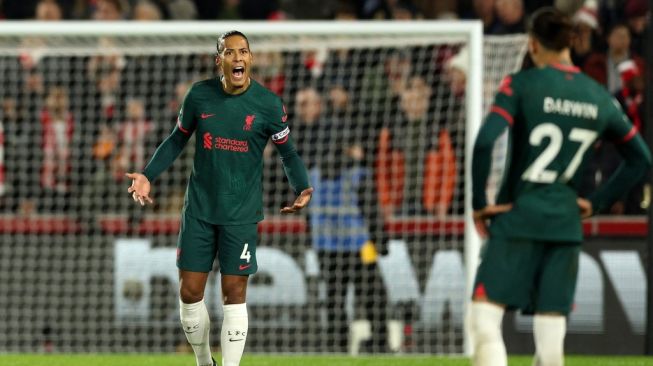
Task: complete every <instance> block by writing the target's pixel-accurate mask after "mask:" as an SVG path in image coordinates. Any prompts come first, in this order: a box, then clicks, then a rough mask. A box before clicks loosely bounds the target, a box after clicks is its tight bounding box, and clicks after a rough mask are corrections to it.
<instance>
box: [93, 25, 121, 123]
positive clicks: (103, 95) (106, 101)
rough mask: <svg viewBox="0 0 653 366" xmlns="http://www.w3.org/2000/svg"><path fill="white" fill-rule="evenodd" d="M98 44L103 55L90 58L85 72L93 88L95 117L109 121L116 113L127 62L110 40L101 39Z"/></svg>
mask: <svg viewBox="0 0 653 366" xmlns="http://www.w3.org/2000/svg"><path fill="white" fill-rule="evenodd" d="M98 43H99V47H100V48H101V49H103V50H104V51H105V53H104V54H101V55H95V56H92V57H91V58H90V59H89V61H88V64H87V66H86V72H87V75H88V79H89V80H90V81H91V82H92V83H93V84H94V86H95V94H96V95H95V98H96V99H97V109H98V110H97V111H96V113H95V115H96V116H98V117H100V118H101V119H103V120H106V121H111V120H113V118H114V115H115V112H116V103H117V99H118V91H119V88H120V81H121V77H122V71H123V69H124V68H125V66H126V64H127V61H126V59H125V57H123V56H122V55H121V54H120V53H119V51H118V50H117V49H116V48H115V47H114V45H113V41H112V40H111V39H109V38H101V39H100V40H99V42H98Z"/></svg>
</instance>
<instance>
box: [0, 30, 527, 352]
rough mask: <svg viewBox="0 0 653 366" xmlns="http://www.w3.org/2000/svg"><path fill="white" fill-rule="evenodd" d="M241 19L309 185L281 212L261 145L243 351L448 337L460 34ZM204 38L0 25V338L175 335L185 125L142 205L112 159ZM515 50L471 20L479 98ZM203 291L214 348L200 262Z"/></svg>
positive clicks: (151, 342)
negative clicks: (255, 26) (481, 43)
mask: <svg viewBox="0 0 653 366" xmlns="http://www.w3.org/2000/svg"><path fill="white" fill-rule="evenodd" d="M250 37H251V38H250V43H251V46H252V51H253V53H254V57H255V59H254V69H253V75H254V77H255V78H256V79H257V80H259V81H260V82H261V83H263V84H264V85H266V86H267V87H268V88H270V89H271V90H272V91H274V92H275V93H277V94H279V95H280V96H282V97H283V99H284V101H285V103H286V107H287V110H288V113H289V115H290V118H289V121H290V123H291V131H292V134H293V135H294V138H295V140H296V142H297V145H298V149H299V151H300V154H301V156H302V158H303V159H304V161H305V163H306V164H307V166H308V168H309V169H310V179H311V183H312V185H313V186H314V187H315V190H316V192H315V195H314V199H313V202H312V204H311V207H310V208H309V209H308V210H307V211H306V212H303V213H302V214H300V215H296V216H292V217H280V216H279V215H278V209H279V208H280V207H282V206H283V205H285V204H287V203H289V202H291V201H292V200H293V199H294V195H293V194H292V192H291V191H290V189H289V185H288V182H287V181H286V180H285V177H284V174H283V170H282V166H281V164H280V162H279V158H278V156H277V153H276V151H275V150H274V148H271V147H270V148H269V149H266V151H265V154H264V157H265V159H264V164H265V166H264V182H263V185H264V190H265V192H264V209H265V211H266V220H265V221H264V222H263V223H261V224H260V227H259V229H260V232H261V237H260V241H259V243H258V248H259V249H258V261H259V273H258V274H257V275H255V276H253V277H252V278H251V279H250V285H249V289H248V299H247V302H248V307H249V312H250V320H249V324H250V332H249V336H248V341H247V349H248V351H259V352H347V351H350V352H358V351H361V352H366V351H385V350H390V351H394V352H407V353H411V352H429V353H460V352H462V350H463V348H462V347H463V345H462V342H463V334H462V330H463V326H462V318H463V317H462V308H463V303H464V299H463V294H464V283H465V268H464V265H463V260H462V258H463V256H462V251H463V247H464V245H463V244H464V243H463V220H462V214H463V213H464V206H463V197H464V189H463V187H464V182H463V176H464V171H463V159H464V156H463V151H464V140H465V139H464V133H465V115H466V114H465V113H466V110H465V82H464V77H463V78H462V79H461V77H462V76H463V75H464V72H465V71H466V70H467V68H468V66H469V62H470V60H469V57H468V56H465V52H466V51H465V48H466V44H465V42H466V41H465V40H466V38H465V37H464V35H460V36H454V35H438V34H430V35H428V36H425V35H419V34H417V35H415V36H409V35H402V36H401V37H398V36H392V35H391V33H388V35H385V36H383V35H376V36H374V37H371V36H370V37H365V36H354V35H346V34H339V35H336V36H334V35H315V34H313V35H310V36H309V35H294V36H268V37H266V36H263V35H256V34H254V35H250ZM214 44H215V35H212V34H211V35H206V36H185V37H172V36H170V37H144V36H143V37H127V36H122V37H102V38H98V37H81V36H78V37H74V36H66V37H60V36H52V37H46V36H43V37H29V38H26V37H9V36H6V37H2V36H0V73H1V75H2V79H1V80H2V88H1V89H0V98H1V101H2V108H1V109H0V113H1V114H0V127H1V129H0V132H1V136H2V138H1V139H0V142H1V144H0V146H1V150H2V153H1V154H0V165H1V170H0V171H1V172H2V174H1V175H0V177H1V178H0V183H1V186H0V187H1V189H0V209H1V210H2V211H3V213H2V215H1V216H0V229H1V233H0V235H1V236H0V238H1V240H0V278H2V281H0V309H2V311H0V327H1V328H2V329H3V332H0V351H2V352H7V351H9V352H14V351H29V352H33V351H39V350H40V351H58V352H69V351H166V352H169V351H175V350H188V348H187V346H186V340H185V337H184V335H183V333H182V332H181V330H180V329H179V320H178V309H177V306H178V295H177V270H176V267H175V264H174V260H175V246H176V238H177V236H176V235H177V232H178V228H179V222H178V221H179V214H180V211H181V208H182V205H183V195H184V191H185V187H186V182H187V177H188V174H189V172H190V168H191V164H192V156H193V144H192V143H189V144H188V145H187V146H186V149H185V151H184V152H183V153H182V155H181V156H180V157H179V158H178V159H177V161H176V162H175V164H174V166H173V167H171V168H170V169H168V171H166V172H165V173H164V174H163V175H162V176H161V177H160V178H159V179H157V181H155V182H154V185H153V197H154V199H155V204H154V205H153V206H151V207H148V208H145V209H143V208H141V207H140V206H137V205H135V204H134V202H133V201H131V198H130V197H129V196H128V195H127V193H126V189H127V186H128V185H129V183H130V182H128V180H126V179H125V178H124V173H125V172H128V171H138V170H140V169H142V168H143V166H144V164H145V163H146V162H147V160H148V159H149V157H150V156H151V154H152V152H153V151H154V149H155V148H156V146H157V144H158V143H160V141H162V140H163V139H164V138H165V137H166V136H167V134H168V133H169V132H170V131H171V129H172V127H173V126H174V124H175V119H176V116H177V112H178V109H179V106H180V102H181V100H182V98H183V96H184V93H185V92H186V90H187V88H188V86H189V85H190V84H191V83H192V82H193V81H196V80H201V79H204V78H208V77H212V76H213V75H214V72H215V70H214V69H215V66H214V58H213V49H214ZM461 51H462V52H461ZM523 53H524V38H523V37H516V38H508V39H495V38H488V39H486V41H485V55H486V57H485V60H484V62H485V75H486V80H485V83H484V87H485V89H486V90H487V91H488V92H487V93H486V94H485V101H486V105H487V101H488V100H490V99H491V94H492V92H493V90H494V89H495V87H496V84H497V83H498V81H499V80H500V78H501V77H502V76H503V75H504V74H505V73H507V72H509V71H511V70H514V69H516V68H518V67H519V65H520V64H521V58H522V55H523ZM456 70H459V71H460V72H458V71H456ZM488 93H489V94H488ZM380 222H383V223H384V224H379V223H380ZM386 239H388V240H386ZM367 241H375V242H376V243H375V244H376V247H377V250H379V251H380V252H381V253H380V254H383V255H380V256H379V257H378V260H375V256H374V254H373V252H374V251H373V250H369V249H370V247H368V246H365V245H364V243H365V242H367ZM206 299H207V303H208V305H209V311H210V314H211V316H212V320H213V321H212V327H213V328H214V329H213V331H212V334H213V337H212V339H213V341H212V343H213V344H214V346H216V347H219V337H217V334H219V327H220V323H221V322H220V318H221V306H220V289H219V280H218V278H217V277H216V275H211V276H210V279H209V284H208V285H207V291H206Z"/></svg>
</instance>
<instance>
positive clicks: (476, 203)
mask: <svg viewBox="0 0 653 366" xmlns="http://www.w3.org/2000/svg"><path fill="white" fill-rule="evenodd" d="M517 98H518V97H517V95H516V94H515V91H514V86H513V85H512V77H511V76H507V77H506V78H505V79H504V80H503V81H502V82H501V86H500V87H499V92H498V93H497V95H496V97H495V100H494V104H493V105H492V107H491V108H490V112H489V114H488V115H487V117H486V118H485V121H484V122H483V125H482V126H481V130H480V131H479V133H478V136H477V137H476V142H475V143H474V151H473V155H472V208H473V209H474V221H475V223H476V227H477V229H478V231H479V233H480V234H481V236H484V237H485V236H487V228H486V225H485V220H486V219H488V218H489V217H492V216H494V215H497V214H499V213H501V212H506V211H508V210H510V208H511V207H512V206H511V205H509V204H506V205H494V206H488V204H487V193H486V188H487V181H488V178H489V176H490V168H491V165H492V150H493V149H494V144H495V142H496V140H497V139H498V138H499V137H500V136H501V134H503V132H504V131H505V130H506V128H509V127H510V126H512V124H513V116H514V115H515V114H516V112H517V107H518V100H517Z"/></svg>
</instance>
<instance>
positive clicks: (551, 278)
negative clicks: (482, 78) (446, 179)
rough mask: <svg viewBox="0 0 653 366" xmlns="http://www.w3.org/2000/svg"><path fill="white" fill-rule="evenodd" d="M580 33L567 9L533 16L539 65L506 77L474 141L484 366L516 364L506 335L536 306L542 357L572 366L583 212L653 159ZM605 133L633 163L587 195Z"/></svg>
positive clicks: (609, 198)
mask: <svg viewBox="0 0 653 366" xmlns="http://www.w3.org/2000/svg"><path fill="white" fill-rule="evenodd" d="M571 35H572V25H571V23H570V21H569V19H567V18H566V17H565V16H564V15H563V14H562V13H560V12H559V11H558V10H555V9H554V8H543V9H540V10H538V11H537V12H535V13H534V14H533V16H532V18H531V22H530V25H529V41H528V49H529V54H530V56H531V59H532V61H533V62H534V64H535V67H534V68H532V69H529V70H525V71H521V72H519V73H516V74H514V75H511V76H508V77H506V78H505V79H504V81H503V82H502V84H501V86H500V88H499V91H498V93H497V95H496V99H495V101H494V105H493V106H492V107H491V109H490V113H489V115H488V116H487V118H486V120H485V122H484V124H483V126H482V128H481V130H480V132H479V135H478V137H477V140H476V144H475V145H474V155H473V163H472V180H473V198H472V202H473V208H474V218H475V222H476V226H477V229H478V230H479V232H480V234H481V236H486V237H488V241H487V243H486V245H485V247H484V249H483V254H482V260H481V264H480V266H479V268H478V272H477V276H476V281H475V284H474V292H473V302H472V305H471V324H472V326H471V329H472V338H473V340H474V343H473V344H474V364H475V365H478V366H505V365H507V356H506V348H505V345H504V343H503V339H502V336H501V321H502V317H503V314H504V311H505V310H506V309H521V310H522V311H523V312H526V313H534V314H535V317H534V322H533V335H534V339H535V348H536V354H535V362H534V365H537V366H561V365H563V343H564V336H565V332H566V320H565V317H566V315H567V314H569V311H570V310H571V304H572V301H573V299H574V292H575V289H576V277H577V273H578V261H579V254H580V248H581V241H582V239H583V232H582V225H581V219H582V218H585V217H589V216H591V215H592V214H593V213H595V212H599V211H600V210H602V209H604V208H607V207H609V206H610V204H611V203H612V202H614V201H615V200H616V199H617V198H618V197H619V196H621V195H622V194H623V192H624V191H626V190H628V189H630V188H631V187H632V186H633V184H635V183H636V182H638V181H639V180H640V179H641V178H642V177H643V175H644V174H645V173H646V171H647V169H648V168H649V167H650V165H651V155H650V152H649V150H648V148H647V147H646V145H645V143H644V141H643V139H642V137H641V136H640V134H639V133H638V131H637V129H636V128H634V127H633V125H632V124H631V123H630V121H629V120H628V118H627V117H626V116H625V115H624V113H623V111H622V110H621V108H620V107H619V105H618V103H617V102H616V101H615V100H614V99H613V98H612V96H611V95H610V94H609V93H608V92H607V91H606V90H605V89H604V88H603V87H602V86H600V85H599V84H597V83H596V82H594V81H593V80H592V79H590V78H589V77H588V76H586V75H584V74H582V73H581V72H579V70H578V69H577V68H576V67H574V66H573V65H572V64H571V57H570V50H569V46H570V41H571ZM506 128H508V129H509V139H510V143H509V156H508V159H507V161H508V163H507V164H508V165H507V172H506V174H505V177H504V181H503V182H502V185H501V188H500V191H499V193H498V197H497V199H496V202H497V203H496V205H488V201H487V198H486V193H485V189H486V184H487V180H488V176H489V172H490V164H491V161H490V160H491V156H492V154H491V152H492V149H493V146H494V142H495V141H496V140H497V138H498V137H499V136H500V135H501V134H502V133H503V132H504V131H505V129H506ZM597 139H607V140H611V141H613V142H615V144H616V145H617V149H618V151H619V153H620V154H621V156H622V157H623V159H624V162H623V163H622V165H621V167H620V168H619V169H618V170H617V171H616V172H615V173H614V175H613V176H612V177H611V178H610V180H609V181H608V182H607V183H606V184H605V185H603V186H602V187H600V188H599V189H598V190H597V191H596V192H594V194H593V195H592V196H591V197H589V198H588V199H585V198H580V197H578V193H577V192H578V186H579V183H580V178H581V175H582V168H583V165H584V162H585V161H586V160H587V159H588V155H589V154H591V150H592V149H591V147H592V145H593V144H594V143H595V141H596V140H597ZM488 220H490V225H489V228H488V226H486V221H488Z"/></svg>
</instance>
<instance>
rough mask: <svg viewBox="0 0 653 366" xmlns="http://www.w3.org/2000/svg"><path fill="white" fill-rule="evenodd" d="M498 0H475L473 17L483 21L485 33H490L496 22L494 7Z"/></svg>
mask: <svg viewBox="0 0 653 366" xmlns="http://www.w3.org/2000/svg"><path fill="white" fill-rule="evenodd" d="M495 3H496V0H473V2H472V8H473V11H472V13H471V14H470V15H471V16H470V17H471V18H474V19H480V20H481V22H483V30H484V33H486V34H487V33H488V32H489V30H490V28H491V27H492V25H493V24H494V22H495V15H494V8H495Z"/></svg>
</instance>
